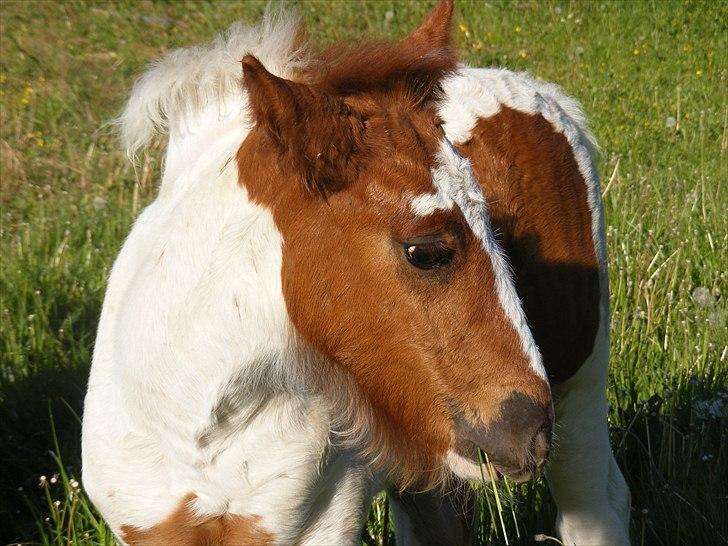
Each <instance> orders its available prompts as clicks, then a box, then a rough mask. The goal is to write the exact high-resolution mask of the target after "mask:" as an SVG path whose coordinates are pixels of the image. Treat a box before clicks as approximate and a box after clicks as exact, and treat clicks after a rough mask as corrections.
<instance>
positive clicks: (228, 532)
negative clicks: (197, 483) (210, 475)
mask: <svg viewBox="0 0 728 546" xmlns="http://www.w3.org/2000/svg"><path fill="white" fill-rule="evenodd" d="M194 499H195V495H194V494H192V493H190V494H188V495H186V496H185V497H184V498H183V499H182V500H181V501H180V503H179V506H178V507H177V509H176V510H175V511H174V512H172V513H171V514H170V515H169V516H168V517H167V518H166V519H165V520H164V521H162V522H160V523H158V524H156V525H154V526H153V527H150V528H149V529H138V528H136V527H132V526H129V525H122V527H121V538H123V539H124V542H126V543H127V544H129V545H130V546H169V545H171V544H174V545H175V546H265V545H266V544H273V540H274V536H273V535H272V534H270V533H269V532H268V531H266V530H265V529H264V528H263V527H261V526H260V517H258V516H237V515H230V514H226V515H224V516H218V517H200V516H198V515H196V514H195V513H194V511H193V509H192V506H191V504H192V502H193V501H194Z"/></svg>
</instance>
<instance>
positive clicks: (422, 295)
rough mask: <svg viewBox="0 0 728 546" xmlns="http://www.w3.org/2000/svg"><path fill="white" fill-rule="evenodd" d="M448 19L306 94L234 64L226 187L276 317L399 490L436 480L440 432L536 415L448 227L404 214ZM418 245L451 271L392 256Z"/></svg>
mask: <svg viewBox="0 0 728 546" xmlns="http://www.w3.org/2000/svg"><path fill="white" fill-rule="evenodd" d="M447 4H448V2H444V5H445V6H446V7H447ZM450 11H451V10H447V9H441V8H439V9H437V8H436V12H435V14H439V15H438V17H444V18H446V20H445V19H442V20H437V17H435V20H433V19H432V18H430V19H428V22H427V25H429V28H430V30H429V31H427V32H423V33H420V34H419V38H417V39H416V40H411V41H408V40H403V41H402V42H400V43H399V44H379V43H377V44H368V45H366V44H365V45H363V46H360V47H359V48H357V49H349V50H346V51H345V53H340V54H338V55H335V56H332V55H331V54H325V55H324V56H323V57H322V59H323V60H322V62H323V63H325V65H326V67H327V68H326V69H325V70H323V72H322V73H323V76H322V77H321V79H319V80H318V81H314V83H296V82H290V81H286V80H283V79H281V78H277V77H275V76H273V75H271V74H269V73H267V72H266V71H265V69H264V68H263V67H262V66H261V65H260V63H258V62H257V61H256V60H255V59H252V58H246V59H245V60H244V61H243V69H244V83H245V85H246V87H247V89H248V92H249V97H250V103H251V110H252V113H253V115H254V117H255V119H256V121H257V122H258V123H257V125H256V127H255V128H254V129H253V131H252V132H251V133H250V135H249V136H248V137H247V138H246V140H245V142H244V143H243V145H242V146H241V148H240V150H239V152H238V157H237V160H238V165H239V170H240V181H241V183H242V184H243V185H244V186H245V187H246V188H247V190H248V192H249V195H250V197H251V199H253V200H254V201H256V202H258V203H261V204H262V205H264V206H266V207H267V208H269V209H270V210H271V211H272V213H273V216H274V219H275V222H276V225H277V226H278V229H279V230H280V232H281V234H282V235H283V240H284V242H285V243H284V247H283V268H282V280H283V291H284V297H285V301H286V305H287V308H288V312H289V315H290V317H291V320H292V321H293V324H294V325H295V326H296V329H297V331H298V332H299V333H300V334H301V336H302V337H303V338H304V339H305V340H306V341H307V342H308V343H309V344H310V345H312V346H313V347H314V348H315V349H316V350H317V351H318V352H320V353H321V354H323V355H324V356H326V357H328V358H329V359H330V360H331V361H333V362H334V363H336V364H337V365H338V366H340V367H341V368H343V369H344V370H346V371H347V372H348V373H349V374H351V376H352V377H353V379H354V381H355V383H356V385H357V387H358V388H359V389H360V390H361V391H362V392H363V394H364V395H365V397H366V399H367V400H368V401H369V403H370V405H371V411H372V412H373V414H374V420H373V422H372V423H371V426H372V428H373V434H372V438H371V439H370V444H369V446H368V447H369V448H370V450H371V451H373V452H374V453H375V454H378V455H382V456H383V461H382V462H384V463H386V464H385V466H386V467H387V468H389V469H390V470H392V471H393V473H394V474H395V475H396V476H397V477H398V478H400V479H401V480H402V481H406V480H411V479H414V478H415V477H417V478H420V479H421V480H422V481H424V482H431V481H432V480H434V479H436V478H437V477H439V471H440V466H441V465H442V457H443V456H444V454H445V453H446V451H447V450H448V449H451V448H453V447H454V446H455V445H456V443H459V440H460V439H459V438H457V436H458V435H459V434H460V430H461V429H458V430H456V426H455V422H456V421H457V422H465V423H468V424H469V425H468V427H469V428H468V427H464V429H475V428H478V427H480V428H482V427H487V425H488V424H489V423H490V422H491V421H493V420H495V419H497V418H498V417H499V414H500V407H501V403H502V402H503V401H504V400H506V399H507V398H508V397H509V396H510V395H511V394H512V393H514V392H517V393H523V394H526V395H527V396H528V397H530V398H531V399H533V400H535V401H536V403H537V404H539V405H540V406H542V407H544V408H545V407H548V406H549V404H550V394H549V390H548V386H547V385H545V383H543V382H542V381H541V380H539V379H538V378H537V377H536V376H535V374H534V373H533V372H532V371H531V370H530V366H529V363H528V361H527V360H526V358H525V355H524V354H523V352H522V348H521V345H520V339H519V337H518V335H517V333H516V332H515V331H514V329H513V327H512V326H511V323H510V322H509V320H508V319H507V317H506V316H505V315H504V312H503V310H502V308H501V306H500V303H499V300H498V297H497V295H496V292H495V287H494V278H493V270H492V267H491V264H490V260H489V258H488V256H487V255H486V253H485V251H484V250H483V248H482V247H481V246H480V244H479V243H478V241H477V240H476V239H475V238H474V237H473V235H472V233H471V232H470V231H469V228H468V227H467V224H466V222H465V220H464V218H463V217H462V215H461V213H460V211H459V210H457V209H453V210H451V211H443V212H441V213H440V214H435V215H431V216H430V217H427V218H417V217H416V216H415V215H414V214H413V213H412V211H411V210H410V209H409V204H410V201H411V198H412V197H414V196H416V195H421V194H423V193H432V192H433V191H434V188H433V185H432V177H431V171H430V169H431V168H432V167H433V158H434V156H435V154H436V151H437V149H438V146H439V143H440V141H441V140H442V139H443V133H442V131H441V129H440V127H439V120H438V119H437V118H436V116H435V113H434V107H433V99H434V95H435V93H434V90H435V89H436V87H437V82H439V80H440V79H441V78H442V77H443V76H444V75H445V74H446V73H447V71H448V70H449V69H451V68H453V66H454V62H455V59H454V57H453V56H452V54H451V52H450V50H449V48H443V47H442V43H441V42H442V36H443V35H444V34H445V31H444V30H441V31H439V32H436V31H435V30H434V28H435V27H436V26H437V25H440V26H442V28H443V29H444V28H447V29H449V16H450ZM448 32H449V30H448ZM427 36H431V37H433V40H434V43H432V44H430V45H429V48H428V47H425V45H426V44H425V43H424V40H426V39H427ZM311 188H314V189H316V190H317V191H316V192H313V193H312V192H310V191H307V189H308V190H310V189H311ZM322 196H323V197H322ZM426 235H437V236H438V237H440V238H442V240H444V241H449V243H448V244H450V245H452V246H453V247H455V248H456V250H457V252H456V259H455V261H454V262H453V264H451V266H449V267H447V268H445V269H443V270H441V271H436V272H423V271H419V270H415V269H414V268H413V267H412V266H411V265H409V264H408V263H407V261H406V260H405V259H404V254H403V250H402V246H401V244H402V243H404V242H406V241H408V240H411V238H416V237H419V236H426ZM326 381H327V380H326V378H322V383H326ZM544 415H545V413H544ZM464 429H463V430H464ZM468 455H471V456H474V452H473V453H468Z"/></svg>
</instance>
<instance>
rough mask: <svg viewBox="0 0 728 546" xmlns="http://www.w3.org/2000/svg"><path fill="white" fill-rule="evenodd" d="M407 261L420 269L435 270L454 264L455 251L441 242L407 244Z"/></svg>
mask: <svg viewBox="0 0 728 546" xmlns="http://www.w3.org/2000/svg"><path fill="white" fill-rule="evenodd" d="M403 246H404V253H405V256H407V261H408V262H409V263H411V264H412V265H413V266H415V267H416V268H418V269H434V268H436V267H443V266H446V265H448V264H449V263H450V262H452V259H453V256H454V255H455V250H454V249H452V248H450V247H449V246H447V245H445V244H443V243H442V242H440V241H436V242H427V243H417V244H412V243H405V244H404V245H403Z"/></svg>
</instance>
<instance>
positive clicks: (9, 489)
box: [0, 367, 88, 544]
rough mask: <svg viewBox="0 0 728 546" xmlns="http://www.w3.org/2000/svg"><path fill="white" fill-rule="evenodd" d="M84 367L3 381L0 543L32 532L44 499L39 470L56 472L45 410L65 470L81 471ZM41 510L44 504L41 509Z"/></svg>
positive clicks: (49, 473) (45, 370)
mask: <svg viewBox="0 0 728 546" xmlns="http://www.w3.org/2000/svg"><path fill="white" fill-rule="evenodd" d="M87 379H88V369H87V368H73V367H68V368H65V367H62V368H55V369H53V368H50V367H44V368H43V369H42V370H41V371H38V372H37V373H35V374H33V375H31V376H28V377H24V378H21V379H18V380H17V381H15V382H12V383H10V382H6V383H5V384H4V386H3V392H2V399H1V401H0V436H1V437H2V438H3V439H4V440H3V442H2V443H0V468H2V469H3V470H2V472H0V491H2V494H1V495H0V530H1V531H0V543H2V544H7V543H9V542H16V541H21V540H22V541H27V540H29V539H30V538H31V537H34V536H36V535H37V528H36V525H37V523H36V517H35V515H34V514H33V511H31V509H30V508H29V506H28V503H31V504H32V505H33V506H34V507H35V508H36V510H37V511H38V512H43V511H44V506H45V505H46V502H45V500H44V499H43V491H42V490H41V489H40V488H39V487H38V481H39V478H40V476H42V475H45V476H47V477H48V479H50V478H51V477H52V476H53V474H55V473H56V472H57V468H58V464H57V462H56V460H55V459H54V456H53V454H54V451H55V447H54V441H53V433H52V426H51V415H52V416H53V421H54V422H55V428H56V431H57V439H58V443H59V446H58V447H59V450H60V454H61V455H62V457H63V461H64V463H65V467H66V469H67V471H68V472H69V474H71V475H73V476H74V477H76V478H77V479H78V480H80V477H81V442H80V439H81V423H80V420H79V419H80V416H81V414H82V408H83V396H84V393H85V390H86V382H87ZM46 511H47V509H46Z"/></svg>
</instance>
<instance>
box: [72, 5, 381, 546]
mask: <svg viewBox="0 0 728 546" xmlns="http://www.w3.org/2000/svg"><path fill="white" fill-rule="evenodd" d="M276 21H277V22H274V18H273V17H272V16H270V15H267V16H266V18H265V19H264V22H263V24H262V25H261V26H260V27H256V28H254V29H247V28H244V27H241V26H235V27H233V28H232V29H231V30H230V31H229V33H228V35H227V37H226V38H225V39H224V40H223V39H221V40H218V41H217V42H216V43H215V45H214V46H213V47H211V48H191V49H189V50H181V51H179V52H176V53H173V54H172V55H170V56H169V57H168V58H167V59H165V60H164V61H162V62H161V63H159V64H158V65H156V67H155V68H154V69H152V70H151V71H150V72H149V73H147V74H146V75H145V76H144V78H142V80H141V81H140V83H139V84H137V86H136V87H135V90H134V92H133V94H132V98H131V99H130V102H129V105H128V106H127V108H126V110H125V112H124V114H123V116H122V118H121V123H122V128H123V133H124V135H125V140H126V143H127V146H128V147H129V151H130V153H131V154H133V153H134V152H135V151H136V150H137V149H138V147H139V146H141V145H143V144H144V143H146V142H147V141H148V140H149V138H150V137H151V135H152V134H153V132H154V131H156V130H169V133H170V136H169V144H168V148H167V156H166V161H165V168H164V174H163V178H162V183H161V187H160V191H159V196H158V197H157V199H156V200H155V201H154V203H152V204H151V205H150V206H149V207H148V208H147V209H146V210H145V211H144V212H143V213H142V214H141V215H140V216H139V218H138V220H137V221H136V223H135V225H134V227H133V229H132V231H131V233H130V235H129V237H128V238H127V240H126V242H125V244H124V246H123V248H122V250H121V252H120V254H119V257H118V258H117V260H116V263H115V264H114V267H113V270H112V272H111V276H110V278H109V284H108V289H107V294H106V298H105V301H104V306H103V310H102V314H101V319H100V323H99V330H98V337H97V341H96V346H95V351H94V359H93V365H92V370H91V376H90V379H89V386H88V393H87V396H86V403H85V411H84V421H83V481H84V485H85V488H86V490H87V491H88V493H89V496H90V498H91V500H92V501H93V502H94V504H95V505H96V506H97V507H98V508H99V510H100V511H101V512H102V514H103V515H104V517H105V519H106V520H107V521H108V523H109V525H110V526H111V528H112V529H113V530H114V531H115V532H116V533H119V532H120V527H121V525H131V526H135V527H140V528H147V527H149V526H152V525H154V524H156V523H159V522H160V521H162V520H164V519H165V517H167V516H168V515H169V514H170V512H172V511H173V510H174V509H175V508H176V507H177V506H178V504H179V502H180V500H181V499H182V498H183V497H184V496H185V495H186V494H188V493H195V494H196V495H197V498H196V500H195V501H194V510H195V512H196V513H197V514H199V515H201V516H219V515H223V514H238V515H243V516H245V515H251V516H258V517H260V518H261V520H260V525H261V526H262V527H263V528H265V529H266V530H267V531H269V532H271V533H272V534H273V535H274V536H275V539H276V542H278V543H290V542H295V541H302V542H304V543H321V542H322V541H324V542H332V543H333V542H336V543H347V542H354V541H355V540H356V539H357V537H358V533H359V531H360V525H361V521H362V518H363V517H364V514H365V512H364V510H365V508H364V507H365V506H366V505H367V503H368V499H369V496H370V494H371V491H370V490H369V488H370V484H371V483H372V479H371V477H370V476H369V475H368V473H367V472H366V470H365V468H364V467H363V466H362V465H361V463H359V462H358V459H357V458H356V457H354V455H352V454H351V453H350V452H348V451H346V450H344V449H342V448H341V447H339V446H338V445H337V444H332V441H331V437H332V430H331V425H332V423H333V422H335V420H336V419H335V417H337V416H332V415H331V404H330V403H329V402H328V401H326V400H324V397H323V396H322V394H321V393H319V392H316V391H315V390H314V389H312V388H311V387H310V386H309V385H308V384H307V382H306V381H305V374H304V373H303V372H302V369H303V367H304V364H305V362H302V360H305V359H306V358H307V357H306V355H305V353H302V349H301V347H300V346H299V345H298V344H297V343H296V340H295V336H294V335H293V328H292V326H291V324H290V321H289V318H288V315H287V312H286V308H285V303H284V301H283V296H282V289H281V277H280V268H281V245H282V239H281V235H280V233H279V232H278V230H277V228H276V226H275V223H274V222H273V219H272V216H271V214H270V212H269V211H268V210H266V209H265V208H262V207H260V206H258V205H256V204H253V203H252V202H250V201H249V200H248V198H247V195H246V192H245V190H244V188H242V187H241V186H240V185H239V183H238V173H237V164H236V162H235V160H234V156H235V152H236V151H237V149H238V148H239V146H240V143H241V142H242V141H243V140H244V138H245V136H246V134H247V131H248V129H249V125H250V124H249V121H248V120H247V118H246V115H245V106H246V100H245V95H244V92H243V90H242V88H241V86H240V82H239V75H240V73H241V70H240V65H239V62H238V61H239V59H240V58H241V57H242V56H243V55H244V54H245V53H247V52H250V53H254V54H256V55H258V56H259V57H260V58H261V60H262V61H263V62H264V63H265V64H266V65H267V66H268V68H269V69H271V70H273V71H275V72H278V73H279V74H285V73H286V72H287V71H289V70H293V69H295V68H296V66H298V65H297V63H298V62H299V61H300V57H299V56H298V53H296V52H295V51H294V50H293V49H292V48H291V44H292V43H293V36H294V32H295V26H294V25H293V22H292V20H291V19H290V18H286V17H280V16H279V18H278V19H277V20H276ZM311 358H315V356H312V357H311Z"/></svg>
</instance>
